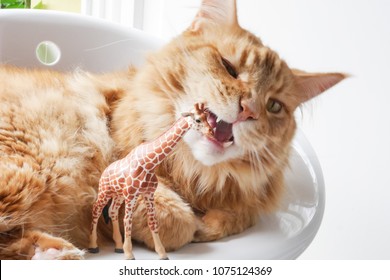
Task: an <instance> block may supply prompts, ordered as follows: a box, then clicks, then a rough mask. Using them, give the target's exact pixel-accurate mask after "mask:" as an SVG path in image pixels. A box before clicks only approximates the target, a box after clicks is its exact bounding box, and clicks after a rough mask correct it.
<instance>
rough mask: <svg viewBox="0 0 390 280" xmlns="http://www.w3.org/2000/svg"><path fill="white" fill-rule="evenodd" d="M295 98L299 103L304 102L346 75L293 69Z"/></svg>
mask: <svg viewBox="0 0 390 280" xmlns="http://www.w3.org/2000/svg"><path fill="white" fill-rule="evenodd" d="M292 72H293V74H294V79H295V84H296V86H297V91H298V92H297V96H296V97H297V98H298V102H299V103H303V102H306V101H308V100H310V99H312V98H313V97H316V96H317V95H319V94H321V93H323V92H324V91H326V90H327V89H329V88H331V87H333V86H334V85H336V84H338V83H339V82H341V81H342V80H344V79H345V78H347V77H348V75H346V74H343V73H307V72H304V71H301V70H297V69H293V70H292Z"/></svg>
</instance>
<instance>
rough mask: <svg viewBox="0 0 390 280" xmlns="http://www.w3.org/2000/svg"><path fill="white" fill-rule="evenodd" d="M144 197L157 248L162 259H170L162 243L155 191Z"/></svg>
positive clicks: (150, 227)
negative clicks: (155, 203)
mask: <svg viewBox="0 0 390 280" xmlns="http://www.w3.org/2000/svg"><path fill="white" fill-rule="evenodd" d="M156 187H157V183H156ZM144 199H145V202H146V208H147V213H148V225H149V229H150V232H151V233H152V237H153V242H154V247H155V250H156V252H157V253H158V255H159V256H160V259H162V260H168V256H167V253H166V251H165V247H164V245H163V244H162V242H161V239H160V236H159V234H158V222H157V219H156V209H155V205H154V192H153V193H150V194H146V195H144Z"/></svg>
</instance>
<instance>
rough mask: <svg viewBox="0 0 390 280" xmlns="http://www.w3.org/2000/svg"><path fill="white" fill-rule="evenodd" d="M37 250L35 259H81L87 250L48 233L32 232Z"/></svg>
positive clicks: (33, 257)
mask: <svg viewBox="0 0 390 280" xmlns="http://www.w3.org/2000/svg"><path fill="white" fill-rule="evenodd" d="M32 236H33V237H32V239H33V241H34V245H33V246H34V248H35V252H34V255H33V256H32V259H33V260H81V259H83V258H84V254H85V252H84V251H83V250H79V249H78V248H76V247H75V246H73V245H72V244H71V243H70V242H68V241H66V240H64V239H62V238H60V237H54V236H52V235H50V234H47V233H42V232H34V233H33V234H32Z"/></svg>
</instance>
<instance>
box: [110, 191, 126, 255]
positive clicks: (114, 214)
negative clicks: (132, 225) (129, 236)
mask: <svg viewBox="0 0 390 280" xmlns="http://www.w3.org/2000/svg"><path fill="white" fill-rule="evenodd" d="M123 201H124V197H123V196H117V197H115V198H114V199H113V200H112V203H111V206H110V210H109V216H110V218H111V221H112V229H113V235H112V238H113V239H114V242H115V253H123V242H122V235H121V231H120V229H119V220H118V211H119V208H120V207H121V205H122V203H123Z"/></svg>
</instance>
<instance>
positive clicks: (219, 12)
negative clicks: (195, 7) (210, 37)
mask: <svg viewBox="0 0 390 280" xmlns="http://www.w3.org/2000/svg"><path fill="white" fill-rule="evenodd" d="M212 24H217V25H220V26H225V27H228V28H229V27H233V26H238V21H237V8H236V0H202V6H201V7H200V10H199V12H198V14H197V16H196V18H195V20H194V21H193V22H192V24H191V27H190V30H191V31H194V32H197V31H201V30H202V29H203V28H205V27H207V26H210V25H212Z"/></svg>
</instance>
